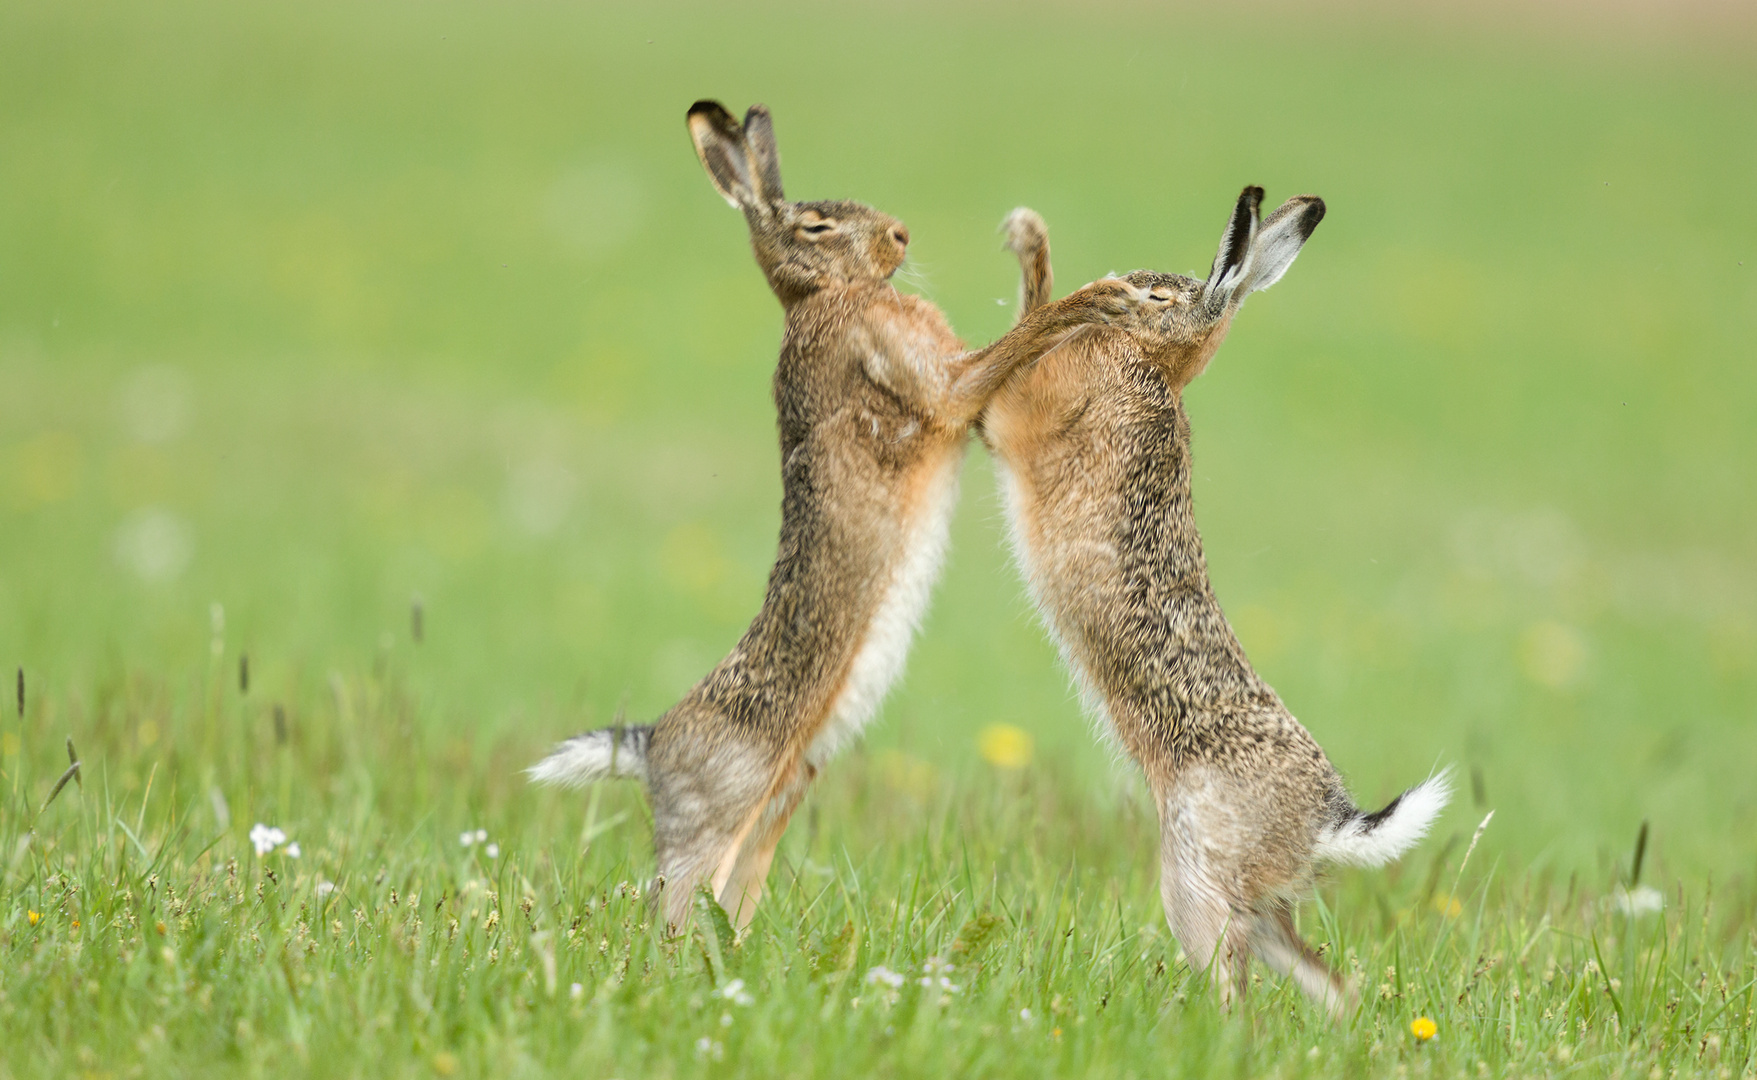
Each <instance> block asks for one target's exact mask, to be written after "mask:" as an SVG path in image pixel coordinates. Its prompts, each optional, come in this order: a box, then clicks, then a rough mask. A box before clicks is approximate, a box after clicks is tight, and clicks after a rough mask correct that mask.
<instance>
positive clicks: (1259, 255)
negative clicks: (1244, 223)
mask: <svg viewBox="0 0 1757 1080" xmlns="http://www.w3.org/2000/svg"><path fill="white" fill-rule="evenodd" d="M1323 220H1324V200H1323V199H1320V198H1318V197H1317V196H1316V195H1295V196H1294V197H1293V198H1291V199H1289V200H1287V201H1286V202H1284V203H1282V204H1281V205H1280V206H1279V207H1278V208H1276V210H1275V212H1274V213H1273V214H1270V215H1269V216H1268V218H1266V219H1265V220H1264V221H1263V226H1262V228H1260V229H1258V230H1257V236H1256V239H1255V240H1254V241H1252V243H1251V256H1250V262H1249V267H1248V269H1247V270H1246V271H1245V277H1244V280H1243V281H1242V282H1240V283H1239V286H1238V289H1237V290H1236V293H1235V295H1234V297H1233V299H1234V300H1235V301H1238V300H1243V299H1244V298H1245V297H1246V296H1247V295H1249V294H1250V293H1254V292H1258V291H1259V290H1262V289H1267V288H1268V287H1269V286H1271V285H1273V284H1275V283H1276V282H1277V281H1280V280H1281V275H1282V274H1285V273H1287V268H1288V267H1290V266H1292V265H1293V260H1294V259H1295V258H1296V257H1297V256H1298V255H1299V251H1300V248H1302V247H1304V246H1305V243H1306V240H1307V239H1309V238H1310V237H1311V235H1312V231H1313V230H1314V229H1316V228H1317V227H1318V222H1320V221H1323Z"/></svg>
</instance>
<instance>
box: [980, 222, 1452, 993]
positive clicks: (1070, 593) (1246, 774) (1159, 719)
mask: <svg viewBox="0 0 1757 1080" xmlns="http://www.w3.org/2000/svg"><path fill="white" fill-rule="evenodd" d="M1262 198H1263V191H1262V189H1261V188H1256V187H1251V188H1246V189H1245V191H1244V193H1243V194H1242V195H1241V196H1240V197H1239V200H1238V205H1237V207H1236V209H1235V210H1234V212H1233V215H1232V219H1231V221H1230V222H1229V223H1228V225H1227V227H1226V232H1225V235H1224V237H1223V238H1222V240H1221V244H1220V252H1219V254H1218V255H1216V256H1215V259H1214V266H1213V270H1212V271H1211V272H1210V274H1209V275H1208V280H1207V281H1196V280H1193V279H1191V278H1187V277H1182V276H1179V275H1174V274H1160V273H1153V272H1149V271H1137V272H1135V273H1132V274H1128V275H1126V276H1125V277H1124V278H1123V280H1124V281H1127V282H1128V283H1129V284H1130V286H1131V287H1132V289H1133V292H1132V295H1131V299H1130V303H1131V311H1130V314H1129V315H1128V316H1127V317H1125V318H1121V319H1112V320H1110V322H1109V325H1105V326H1090V327H1086V328H1083V329H1081V330H1079V331H1077V332H1076V333H1074V334H1072V335H1071V336H1068V337H1067V338H1066V339H1065V340H1063V341H1062V342H1061V343H1060V344H1058V345H1057V346H1055V347H1054V348H1052V349H1051V350H1050V351H1049V352H1048V353H1046V354H1045V355H1044V356H1043V357H1042V358H1041V359H1039V360H1038V361H1037V362H1036V363H1035V364H1034V365H1031V366H1029V367H1028V368H1026V369H1024V370H1022V371H1020V373H1019V374H1018V375H1016V376H1015V377H1014V378H1013V379H1012V380H1011V381H1009V382H1008V383H1007V384H1006V385H1005V386H1004V387H1002V388H1001V390H1000V391H999V392H998V393H997V394H996V395H995V397H994V400H993V401H992V402H990V404H989V407H988V409H987V411H986V412H985V414H984V415H983V417H982V421H981V423H982V427H983V432H984V437H985V439H986V441H987V442H988V444H989V446H990V447H991V449H992V450H993V451H994V454H995V457H996V459H997V461H998V462H999V471H1000V474H1001V476H1002V483H1003V490H1004V493H1005V499H1006V503H1007V508H1008V516H1009V519H1010V524H1011V530H1012V539H1013V546H1014V550H1015V553H1016V555H1017V558H1018V561H1019V563H1020V566H1021V568H1022V570H1023V572H1024V576H1025V579H1026V581H1027V583H1028V585H1029V588H1030V591H1031V594H1032V597H1033V599H1034V600H1035V601H1036V603H1037V606H1038V607H1039V609H1040V610H1041V611H1042V613H1043V616H1044V618H1045V620H1046V621H1047V623H1048V624H1049V627H1050V629H1051V632H1052V635H1053V636H1054V638H1055V639H1056V641H1057V643H1058V645H1059V646H1060V649H1061V652H1062V655H1063V656H1064V658H1065V659H1066V661H1067V663H1068V666H1069V667H1070V668H1072V669H1073V672H1074V674H1075V677H1076V680H1077V682H1078V684H1079V686H1080V688H1081V690H1082V692H1083V696H1084V698H1085V701H1086V703H1087V705H1088V707H1089V708H1090V710H1091V711H1092V712H1093V713H1094V714H1095V717H1096V718H1097V719H1098V720H1099V721H1100V722H1101V723H1102V724H1103V726H1105V727H1106V728H1108V730H1109V733H1110V734H1111V735H1113V736H1114V737H1115V739H1116V740H1117V741H1118V742H1120V743H1121V745H1122V747H1123V748H1124V749H1125V750H1126V751H1127V752H1128V753H1129V755H1130V756H1132V757H1133V758H1134V759H1135V760H1136V761H1137V762H1139V763H1140V766H1141V768H1142V770H1143V771H1144V772H1145V774H1146V779H1147V785H1148V788H1149V790H1150V792H1151V794H1152V798H1153V802H1154V806H1155V808H1156V809H1157V811H1158V813H1159V819H1160V829H1161V840H1160V892H1161V895H1162V898H1163V900H1164V903H1165V915H1166V919H1167V920H1168V921H1169V922H1170V924H1171V929H1172V932H1173V933H1175V934H1176V935H1177V938H1178V941H1179V942H1180V943H1181V944H1182V945H1183V948H1184V953H1185V955H1186V956H1187V957H1188V958H1189V961H1190V963H1191V964H1193V965H1195V966H1197V967H1207V968H1208V969H1209V973H1210V975H1211V976H1212V977H1213V979H1214V982H1215V984H1216V986H1217V989H1218V991H1219V993H1220V996H1221V999H1222V1001H1223V1002H1230V1001H1231V1000H1232V998H1233V996H1234V995H1235V994H1237V993H1241V992H1242V991H1243V990H1244V988H1245V986H1246V974H1247V972H1246V968H1247V965H1248V962H1249V954H1250V953H1255V954H1256V955H1257V956H1258V957H1260V958H1261V959H1262V960H1263V961H1264V962H1266V963H1267V964H1268V965H1269V966H1270V967H1272V968H1274V969H1275V970H1277V971H1279V972H1282V973H1284V974H1287V975H1291V976H1292V977H1293V978H1294V979H1295V981H1296V982H1297V983H1298V984H1299V986H1300V987H1301V988H1302V989H1304V990H1305V991H1306V992H1307V993H1308V994H1310V995H1312V996H1313V997H1314V998H1316V999H1318V1000H1319V1001H1321V1002H1323V1003H1324V1004H1325V1005H1327V1006H1328V1007H1329V1008H1330V1010H1331V1011H1332V1012H1333V1013H1336V1014H1340V1013H1342V1012H1344V1011H1345V1010H1347V1009H1348V1008H1349V1007H1351V998H1352V995H1351V994H1350V992H1349V991H1348V990H1347V988H1346V987H1345V986H1344V984H1343V982H1342V981H1341V980H1340V979H1338V978H1337V976H1336V974H1335V973H1334V972H1333V971H1332V970H1331V968H1330V967H1329V966H1328V965H1327V964H1326V963H1325V962H1324V961H1323V959H1321V958H1320V957H1319V956H1318V955H1317V954H1316V953H1315V952H1314V951H1313V950H1312V949H1311V948H1309V947H1308V946H1307V945H1306V944H1305V942H1303V941H1302V940H1300V937H1299V935H1298V933H1297V932H1296V931H1295V928H1294V924H1293V907H1294V904H1295V903H1296V901H1297V899H1298V897H1299V896H1300V895H1301V894H1302V892H1304V891H1305V890H1306V889H1307V888H1308V887H1309V885H1310V882H1311V879H1312V874H1313V867H1314V863H1315V862H1317V861H1321V860H1329V861H1335V862H1343V863H1352V864H1355V865H1362V866H1372V865H1377V864H1380V863H1383V862H1386V861H1387V860H1390V859H1393V858H1395V857H1396V856H1398V855H1399V854H1401V853H1402V852H1403V851H1404V850H1405V849H1407V848H1408V847H1409V846H1410V845H1412V844H1414V843H1415V842H1416V841H1417V840H1418V839H1420V838H1421V837H1422V835H1424V834H1425V833H1426V831H1427V829H1428V827H1429V825H1430V823H1431V822H1432V821H1433V819H1434V817H1435V815H1436V814H1438V813H1439V811H1440V810H1441V808H1442V807H1443V806H1444V805H1445V803H1446V800H1447V798H1448V795H1449V786H1448V781H1447V777H1446V775H1445V774H1441V775H1439V776H1435V777H1433V778H1431V779H1429V780H1427V781H1426V782H1425V783H1422V784H1419V785H1417V786H1416V787H1413V788H1411V789H1409V790H1408V791H1406V792H1404V793H1403V794H1402V795H1401V796H1399V797H1398V798H1397V799H1395V800H1394V801H1392V803H1391V804H1390V805H1389V806H1387V807H1385V808H1384V809H1383V810H1380V811H1377V812H1376V813H1367V812H1364V811H1362V810H1360V809H1358V808H1356V807H1355V805H1354V802H1353V800H1352V799H1351V798H1350V797H1349V794H1348V791H1347V789H1346V788H1345V787H1344V786H1343V782H1342V778H1341V777H1340V776H1339V775H1337V772H1336V769H1335V768H1334V767H1333V766H1332V765H1331V764H1330V762H1329V760H1328V759H1327V758H1326V757H1325V756H1324V751H1323V750H1322V749H1320V748H1319V746H1318V744H1317V742H1316V741H1315V740H1314V739H1313V738H1312V736H1311V734H1310V733H1308V732H1307V731H1306V729H1305V728H1304V727H1302V726H1301V725H1300V723H1299V721H1297V720H1295V719H1294V717H1293V715H1292V714H1291V713H1289V712H1288V710H1287V708H1286V706H1284V705H1283V704H1282V703H1281V699H1280V698H1278V697H1277V696H1276V695H1275V691H1274V690H1272V689H1270V687H1269V685H1268V684H1267V683H1265V682H1264V681H1263V680H1262V679H1261V678H1259V677H1258V676H1257V673H1256V672H1255V671H1254V670H1252V668H1251V664H1250V661H1249V660H1247V659H1246V657H1245V652H1244V649H1243V648H1242V647H1241V646H1240V645H1239V642H1238V638H1237V637H1235V636H1234V635H1233V632H1232V627H1231V626H1230V625H1228V623H1227V621H1226V616H1225V615H1224V614H1223V613H1222V612H1221V609H1220V603H1219V601H1218V600H1216V599H1215V596H1214V590H1213V589H1212V587H1211V586H1210V585H1209V582H1208V570H1207V563H1206V561H1205V560H1204V558H1203V555H1202V541H1201V537H1200V536H1199V535H1198V534H1197V532H1196V521H1195V517H1194V515H1193V513H1192V510H1191V505H1190V423H1189V418H1188V417H1187V416H1186V415H1185V413H1184V408H1183V388H1184V387H1185V386H1186V385H1187V384H1188V383H1189V382H1190V380H1192V379H1194V378H1195V377H1196V376H1197V375H1200V374H1201V373H1202V370H1203V368H1205V367H1206V366H1207V365H1208V361H1209V360H1210V359H1211V358H1212V357H1213V355H1214V351H1215V350H1216V349H1217V348H1219V346H1220V342H1221V340H1222V339H1223V338H1224V337H1225V336H1226V332H1227V328H1228V327H1229V326H1230V324H1231V322H1232V318H1233V315H1234V314H1235V313H1236V312H1237V311H1238V309H1239V305H1240V304H1241V303H1243V301H1244V299H1245V297H1246V296H1248V295H1249V294H1250V293H1252V292H1255V291H1257V290H1259V289H1266V288H1268V287H1269V286H1270V285H1273V284H1274V283H1275V282H1276V281H1277V280H1278V279H1279V278H1280V277H1281V275H1282V274H1283V273H1284V272H1285V271H1286V270H1287V268H1288V266H1289V265H1291V264H1292V263H1293V260H1294V257H1295V256H1296V255H1297V254H1299V250H1300V247H1301V246H1302V245H1303V244H1304V243H1305V241H1306V238H1307V237H1309V236H1310V235H1311V234H1312V230H1313V229H1315V228H1316V227H1317V225H1318V222H1319V220H1321V219H1322V218H1323V216H1324V203H1323V201H1322V200H1320V199H1318V198H1316V197H1313V196H1309V195H1302V196H1299V197H1297V198H1293V199H1289V200H1288V201H1287V202H1286V203H1284V204H1283V205H1282V206H1281V208H1280V209H1279V210H1277V211H1275V213H1273V214H1271V215H1270V216H1269V218H1268V219H1267V220H1265V221H1262V222H1261V223H1259V221H1258V216H1257V215H1258V208H1259V204H1260V203H1261V201H1262ZM1008 226H1009V232H1010V243H1011V244H1012V246H1013V247H1014V248H1015V250H1016V251H1019V252H1020V253H1021V262H1022V263H1023V264H1024V265H1025V266H1026V268H1027V272H1028V274H1032V276H1031V277H1030V278H1028V280H1027V282H1026V284H1025V289H1024V293H1025V303H1024V304H1022V305H1021V310H1022V311H1024V310H1025V309H1026V308H1028V307H1029V306H1030V305H1032V304H1034V303H1041V302H1042V301H1044V300H1046V299H1047V297H1048V295H1049V289H1050V282H1049V280H1048V278H1049V259H1048V238H1047V234H1046V232H1045V230H1044V228H1043V222H1042V219H1041V218H1038V217H1037V215H1035V214H1033V213H1031V212H1030V211H1025V210H1021V211H1016V212H1015V213H1014V215H1013V216H1012V217H1011V218H1010V219H1009V221H1008ZM1033 271H1034V273H1033ZM1024 317H1025V318H1029V317H1030V316H1029V315H1025V316H1024Z"/></svg>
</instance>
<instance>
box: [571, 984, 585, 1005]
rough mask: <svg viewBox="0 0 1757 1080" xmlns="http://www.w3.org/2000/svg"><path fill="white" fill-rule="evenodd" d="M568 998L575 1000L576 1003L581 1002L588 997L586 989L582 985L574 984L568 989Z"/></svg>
mask: <svg viewBox="0 0 1757 1080" xmlns="http://www.w3.org/2000/svg"><path fill="white" fill-rule="evenodd" d="M567 996H568V997H569V998H571V999H573V1000H574V1001H579V1000H580V999H581V998H583V997H585V996H586V988H585V986H584V985H583V984H581V983H574V984H573V985H572V986H570V987H568V988H567Z"/></svg>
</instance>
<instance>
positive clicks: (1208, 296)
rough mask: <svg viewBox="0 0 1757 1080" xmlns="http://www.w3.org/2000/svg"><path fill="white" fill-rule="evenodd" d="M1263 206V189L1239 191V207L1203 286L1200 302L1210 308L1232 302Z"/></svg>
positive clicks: (1242, 276)
mask: <svg viewBox="0 0 1757 1080" xmlns="http://www.w3.org/2000/svg"><path fill="white" fill-rule="evenodd" d="M1262 205H1263V189H1262V188H1260V187H1256V186H1254V185H1253V186H1251V187H1248V188H1245V189H1244V190H1243V191H1241V192H1239V196H1238V204H1237V205H1235V206H1234V207H1233V208H1232V217H1231V218H1230V219H1228V220H1227V222H1226V231H1225V232H1224V233H1222V234H1221V235H1220V250H1219V251H1218V252H1216V253H1215V255H1214V268H1213V269H1211V270H1209V271H1208V281H1207V283H1206V284H1205V285H1203V287H1202V299H1203V300H1204V301H1206V302H1207V305H1208V306H1209V307H1215V308H1222V307H1225V306H1226V305H1227V303H1228V302H1229V301H1230V300H1231V299H1232V294H1233V292H1234V291H1235V290H1236V289H1237V288H1238V285H1239V282H1241V281H1243V280H1244V275H1245V267H1246V264H1247V263H1248V262H1249V261H1250V257H1251V241H1252V240H1253V239H1254V238H1255V237H1256V235H1257V210H1258V208H1260V207H1261V206H1262Z"/></svg>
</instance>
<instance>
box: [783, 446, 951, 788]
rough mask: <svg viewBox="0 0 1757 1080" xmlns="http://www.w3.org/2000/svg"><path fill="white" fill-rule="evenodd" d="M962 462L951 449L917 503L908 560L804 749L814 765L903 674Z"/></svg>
mask: <svg viewBox="0 0 1757 1080" xmlns="http://www.w3.org/2000/svg"><path fill="white" fill-rule="evenodd" d="M962 461H963V454H962V453H952V454H947V455H946V460H945V462H944V463H943V464H942V465H941V466H940V471H939V474H938V475H937V476H934V477H933V478H931V479H930V480H929V481H928V483H927V485H926V490H925V491H924V492H923V498H922V499H921V502H920V503H919V504H918V505H917V506H916V507H915V515H914V520H913V521H911V522H910V524H909V528H908V532H907V534H906V535H907V541H906V543H905V548H904V554H903V559H902V561H901V562H900V563H899V564H898V566H897V567H896V570H895V572H894V574H893V576H892V578H891V585H890V589H889V590H888V591H887V592H886V593H885V598H884V599H883V600H882V601H880V602H879V608H878V612H877V614H875V615H874V616H873V620H872V623H871V624H870V625H869V626H868V627H867V628H866V640H865V641H863V642H862V643H861V646H860V651H859V652H858V653H856V654H855V656H854V663H853V664H852V665H850V667H849V669H848V681H847V682H845V683H843V684H842V692H841V693H840V694H838V695H837V696H836V701H835V704H834V705H832V706H831V707H830V719H829V721H828V722H827V723H826V724H825V725H824V729H823V730H822V731H820V732H819V733H818V735H817V738H815V739H813V740H812V743H811V747H810V748H809V749H808V750H807V751H806V752H805V759H806V761H808V762H810V763H811V765H812V766H813V767H814V768H822V767H823V766H824V764H825V763H826V762H828V761H829V760H830V758H832V757H834V756H835V755H836V751H838V750H839V749H841V748H842V746H843V745H844V744H846V743H848V742H850V741H851V740H853V739H854V738H855V737H856V736H858V735H859V734H860V731H861V729H862V728H864V727H865V726H866V722H867V721H868V720H870V719H872V715H873V713H875V712H877V711H878V707H879V703H880V702H882V701H883V700H884V697H885V692H886V691H887V690H889V689H890V688H891V684H892V683H894V682H896V681H897V676H899V675H901V674H902V673H903V662H904V661H905V660H906V659H908V656H909V643H910V641H911V640H912V639H913V638H914V637H915V631H916V629H917V628H918V627H920V625H921V617H922V615H924V614H925V613H926V612H927V603H928V601H929V600H930V599H931V598H932V597H933V585H934V582H935V581H937V580H938V579H939V572H940V566H941V564H942V563H944V561H945V555H946V541H947V538H948V534H949V532H950V530H951V523H952V509H953V508H954V507H955V506H956V505H957V503H958V466H959V465H960V464H961V463H962Z"/></svg>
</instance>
